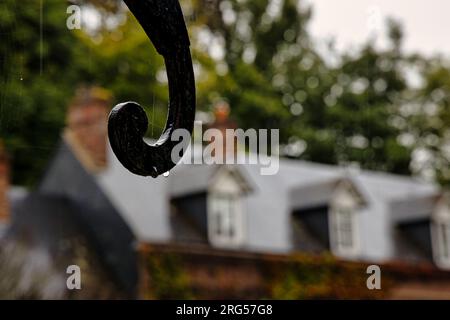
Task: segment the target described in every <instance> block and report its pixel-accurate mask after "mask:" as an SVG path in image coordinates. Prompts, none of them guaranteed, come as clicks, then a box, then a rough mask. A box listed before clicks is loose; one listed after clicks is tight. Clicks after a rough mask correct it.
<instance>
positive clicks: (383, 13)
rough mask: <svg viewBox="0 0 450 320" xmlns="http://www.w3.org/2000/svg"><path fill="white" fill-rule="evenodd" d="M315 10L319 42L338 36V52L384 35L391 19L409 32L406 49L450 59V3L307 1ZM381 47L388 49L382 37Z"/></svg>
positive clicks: (314, 28) (431, 0)
mask: <svg viewBox="0 0 450 320" xmlns="http://www.w3.org/2000/svg"><path fill="white" fill-rule="evenodd" d="M305 1H306V2H307V3H309V4H312V5H313V8H314V16H313V20H312V21H311V24H310V30H311V32H312V35H313V36H315V37H316V38H319V39H327V38H330V37H331V36H334V37H335V39H336V45H337V48H338V49H345V48H346V49H348V48H349V47H352V46H355V45H356V44H361V43H362V42H363V41H364V40H365V39H367V38H368V37H369V35H371V34H372V35H373V34H374V33H378V34H383V32H384V21H385V18H386V17H387V16H392V17H395V18H398V19H399V20H400V21H401V22H402V24H403V26H404V33H405V50H407V52H421V53H424V54H427V55H431V54H435V53H441V54H443V55H445V56H447V57H450V0H305ZM377 39H378V40H377V44H378V45H379V46H380V47H383V46H385V42H383V40H382V39H380V37H377Z"/></svg>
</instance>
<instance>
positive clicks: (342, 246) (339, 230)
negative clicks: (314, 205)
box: [331, 207, 357, 255]
mask: <svg viewBox="0 0 450 320" xmlns="http://www.w3.org/2000/svg"><path fill="white" fill-rule="evenodd" d="M355 214H356V213H355V210H354V209H353V208H345V207H335V208H333V209H332V213H331V216H332V217H331V220H332V221H331V223H332V228H333V231H332V235H333V236H332V239H333V243H334V249H335V251H337V252H338V253H340V254H344V255H345V254H346V253H352V252H353V251H355V247H356V241H357V240H356V216H355Z"/></svg>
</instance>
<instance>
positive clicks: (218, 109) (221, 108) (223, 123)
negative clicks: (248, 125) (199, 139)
mask: <svg viewBox="0 0 450 320" xmlns="http://www.w3.org/2000/svg"><path fill="white" fill-rule="evenodd" d="M213 111H214V118H215V119H214V122H213V123H211V124H210V125H209V126H208V129H217V130H219V131H220V132H221V133H222V137H223V139H222V140H221V141H222V145H221V146H220V145H217V146H215V148H214V151H217V152H214V154H213V155H212V156H214V157H217V158H218V159H224V156H225V157H229V156H234V155H235V154H236V151H237V138H236V137H234V138H233V141H227V134H226V130H227V129H233V130H236V129H237V123H236V121H234V120H233V119H231V118H230V105H229V104H228V103H227V102H225V101H220V102H218V103H216V104H215V105H214V110H213ZM212 143H213V144H216V143H220V140H218V141H217V142H216V141H213V142H212Z"/></svg>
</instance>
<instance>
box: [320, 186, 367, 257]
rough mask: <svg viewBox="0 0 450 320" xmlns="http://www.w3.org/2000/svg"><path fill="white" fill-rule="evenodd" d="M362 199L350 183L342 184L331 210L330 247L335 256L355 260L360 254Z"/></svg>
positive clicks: (333, 200) (336, 193)
mask: <svg viewBox="0 0 450 320" xmlns="http://www.w3.org/2000/svg"><path fill="white" fill-rule="evenodd" d="M361 203H362V199H361V198H360V197H359V195H358V194H357V193H356V192H355V190H354V189H353V187H352V185H351V184H350V183H348V182H342V183H340V184H339V185H338V186H337V188H336V190H335V192H334V194H333V199H332V202H331V205H330V209H329V215H328V217H329V229H330V230H329V231H330V247H331V251H332V252H333V254H334V255H336V256H340V257H344V258H353V257H356V256H358V255H359V254H360V251H361V240H360V230H359V228H360V226H359V223H360V219H359V217H360V212H359V211H360V210H359V209H360V207H361Z"/></svg>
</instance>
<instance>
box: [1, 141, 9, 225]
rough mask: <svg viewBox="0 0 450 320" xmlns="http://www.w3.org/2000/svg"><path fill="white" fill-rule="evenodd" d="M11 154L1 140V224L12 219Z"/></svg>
mask: <svg viewBox="0 0 450 320" xmlns="http://www.w3.org/2000/svg"><path fill="white" fill-rule="evenodd" d="M8 191H9V156H8V154H7V153H6V150H5V148H4V146H3V143H2V142H0V224H7V223H9V221H10V208H9V199H8Z"/></svg>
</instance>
